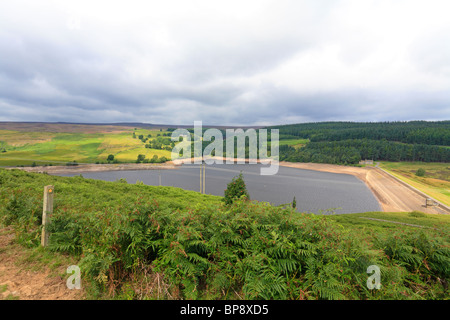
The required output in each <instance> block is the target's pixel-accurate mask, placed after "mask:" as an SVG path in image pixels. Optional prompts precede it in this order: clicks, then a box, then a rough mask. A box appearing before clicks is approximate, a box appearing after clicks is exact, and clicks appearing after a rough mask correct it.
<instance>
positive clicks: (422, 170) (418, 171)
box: [416, 168, 426, 177]
mask: <svg viewBox="0 0 450 320" xmlns="http://www.w3.org/2000/svg"><path fill="white" fill-rule="evenodd" d="M425 173H426V172H425V169H423V168H419V169H417V171H416V176H418V177H423V176H425Z"/></svg>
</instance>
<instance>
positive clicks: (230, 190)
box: [224, 172, 250, 204]
mask: <svg viewBox="0 0 450 320" xmlns="http://www.w3.org/2000/svg"><path fill="white" fill-rule="evenodd" d="M242 196H245V197H246V198H247V199H248V200H250V196H249V194H248V191H247V187H246V186H245V182H244V178H243V176H242V172H241V173H240V174H239V176H237V177H234V178H233V179H232V180H231V182H230V183H229V184H228V185H227V189H226V190H225V197H224V201H225V203H226V204H232V203H233V201H234V200H236V199H239V198H241V197H242Z"/></svg>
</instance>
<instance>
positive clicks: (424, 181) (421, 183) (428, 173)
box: [380, 161, 450, 206]
mask: <svg viewBox="0 0 450 320" xmlns="http://www.w3.org/2000/svg"><path fill="white" fill-rule="evenodd" d="M380 167H381V168H382V169H384V170H386V171H387V172H389V173H391V174H392V175H394V176H396V177H397V178H399V179H400V180H403V181H404V182H406V183H408V184H410V185H411V186H413V187H415V188H416V189H418V190H420V191H422V192H424V193H426V194H428V195H429V196H431V197H433V198H435V199H436V200H438V201H441V202H442V203H444V204H446V205H448V206H450V163H436V162H387V161H381V162H380ZM419 168H422V169H424V170H425V175H424V176H423V177H419V176H417V175H416V172H417V170H418V169H419Z"/></svg>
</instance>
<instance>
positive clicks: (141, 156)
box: [136, 154, 145, 163]
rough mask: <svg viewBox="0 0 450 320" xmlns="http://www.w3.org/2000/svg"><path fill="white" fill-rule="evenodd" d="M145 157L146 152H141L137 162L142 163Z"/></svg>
mask: <svg viewBox="0 0 450 320" xmlns="http://www.w3.org/2000/svg"><path fill="white" fill-rule="evenodd" d="M144 159H145V154H140V155H138V157H137V160H136V163H141V162H142V161H144Z"/></svg>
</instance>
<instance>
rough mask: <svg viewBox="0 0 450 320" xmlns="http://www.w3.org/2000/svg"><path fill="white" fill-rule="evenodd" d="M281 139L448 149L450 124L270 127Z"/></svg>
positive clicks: (412, 123) (346, 123)
mask: <svg viewBox="0 0 450 320" xmlns="http://www.w3.org/2000/svg"><path fill="white" fill-rule="evenodd" d="M273 128H277V129H279V130H280V137H284V138H303V139H310V140H311V141H313V142H317V141H341V140H348V139H370V140H383V139H385V140H388V141H396V142H403V143H410V144H427V145H441V146H450V121H409V122H399V121H396V122H318V123H302V124H293V125H284V126H277V127H273Z"/></svg>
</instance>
